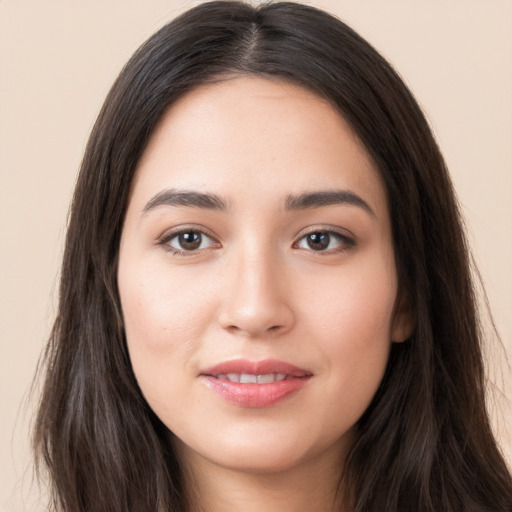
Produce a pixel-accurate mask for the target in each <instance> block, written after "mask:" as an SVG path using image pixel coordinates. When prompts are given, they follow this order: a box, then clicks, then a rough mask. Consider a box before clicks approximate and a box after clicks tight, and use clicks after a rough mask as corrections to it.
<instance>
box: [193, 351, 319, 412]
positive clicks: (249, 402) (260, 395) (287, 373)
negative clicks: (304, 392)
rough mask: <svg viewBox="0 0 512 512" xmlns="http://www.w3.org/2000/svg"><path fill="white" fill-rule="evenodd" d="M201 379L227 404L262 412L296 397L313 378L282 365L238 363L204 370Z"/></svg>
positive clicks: (294, 368) (245, 361)
mask: <svg viewBox="0 0 512 512" xmlns="http://www.w3.org/2000/svg"><path fill="white" fill-rule="evenodd" d="M200 377H201V378H202V379H203V381H204V382H205V384H206V385H207V386H208V387H209V388H210V389H211V390H212V391H214V392H216V393H217V394H218V395H220V396H221V397H222V398H223V399H224V400H226V401H228V402H230V403H232V404H235V405H238V406H241V407H254V408H262V407H269V406H271V405H275V404H277V403H278V402H280V401H281V400H284V399H285V398H287V397H289V396H291V395H293V394H295V393H296V392H298V391H299V390H300V389H302V388H303V387H304V386H305V385H306V383H307V382H308V381H309V379H310V378H311V377H313V374H312V373H311V372H310V371H308V370H304V369H301V368H298V367H297V366H294V365H291V364H289V363H285V362H283V361H277V360H270V359H269V360H264V361H248V360H244V359H237V360H233V361H225V362H223V363H220V364H218V365H215V366H213V367H211V368H208V369H206V370H203V371H202V372H201V373H200Z"/></svg>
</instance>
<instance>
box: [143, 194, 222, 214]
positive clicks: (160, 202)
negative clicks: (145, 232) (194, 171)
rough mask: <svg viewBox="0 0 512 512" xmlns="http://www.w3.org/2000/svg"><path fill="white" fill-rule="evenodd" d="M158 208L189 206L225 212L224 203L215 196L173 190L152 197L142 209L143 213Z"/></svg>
mask: <svg viewBox="0 0 512 512" xmlns="http://www.w3.org/2000/svg"><path fill="white" fill-rule="evenodd" d="M159 206H191V207H194V208H203V209H206V210H221V211H224V210H227V203H226V201H224V199H222V198H221V197H219V196H218V195H216V194H210V193H204V192H195V191H187V190H180V191H177V190H174V189H166V190H162V192H159V193H158V194H156V195H155V196H153V197H152V198H151V199H150V200H149V201H148V203H147V204H146V206H145V207H144V210H143V213H147V212H149V211H150V210H153V209H155V208H157V207H159Z"/></svg>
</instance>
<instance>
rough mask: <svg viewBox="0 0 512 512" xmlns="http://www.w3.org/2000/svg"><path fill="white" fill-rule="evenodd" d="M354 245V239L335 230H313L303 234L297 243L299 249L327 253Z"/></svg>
mask: <svg viewBox="0 0 512 512" xmlns="http://www.w3.org/2000/svg"><path fill="white" fill-rule="evenodd" d="M354 245H355V242H354V240H352V239H351V238H349V237H347V236H344V235H342V234H341V233H337V232H335V231H313V232H311V233H308V234H307V235H304V236H302V237H301V238H300V239H299V241H298V242H297V243H296V247H297V248H299V249H306V250H309V251H315V252H326V253H331V252H333V253H336V252H341V251H343V250H346V249H349V248H351V247H353V246H354Z"/></svg>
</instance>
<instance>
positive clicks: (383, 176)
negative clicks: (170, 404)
mask: <svg viewBox="0 0 512 512" xmlns="http://www.w3.org/2000/svg"><path fill="white" fill-rule="evenodd" d="M243 78H245V79H259V80H262V81H267V82H271V83H274V84H276V83H278V84H283V87H287V88H294V90H299V91H302V92H303V94H305V95H307V96H308V97H310V98H316V99H318V100H319V101H321V102H323V103H324V104H326V105H328V106H329V108H330V109H331V110H332V111H333V112H335V113H336V114H337V115H338V116H339V119H340V122H342V123H344V124H345V125H346V127H347V130H348V131H350V133H352V135H353V139H354V141H357V143H358V144H360V145H361V147H362V148H363V151H364V154H365V156H366V157H367V159H368V162H369V163H370V165H371V167H372V169H374V171H375V176H376V177H375V180H376V181H378V183H379V187H381V189H382V191H383V193H384V199H383V201H384V204H385V205H386V208H387V215H388V217H387V218H388V219H389V237H390V242H391V252H392V262H393V272H394V275H395V276H396V290H395V293H394V295H393V299H392V301H393V304H392V309H393V315H392V316H393V318H394V319H395V318H398V317H400V316H401V318H406V321H404V322H402V325H403V326H404V327H403V328H402V329H401V330H399V332H398V333H397V336H396V338H397V339H395V340H394V341H395V342H397V343H390V345H389V347H390V352H389V354H386V361H387V364H386V365H385V366H384V367H383V368H382V375H381V378H380V379H379V383H378V385H377V390H376V392H375V394H374V396H373V397H372V398H371V400H370V403H369V404H365V407H364V410H363V411H361V417H360V418H359V419H358V420H357V422H356V425H355V428H354V431H353V438H352V442H351V444H350V449H349V451H348V453H347V455H346V463H345V469H344V472H343V475H341V474H340V481H341V478H342V476H343V482H344V485H345V486H346V488H347V489H349V492H350V493H351V494H352V495H353V500H354V503H355V506H356V507H361V510H362V507H364V506H366V505H368V504H369V505H370V506H378V505H379V503H381V504H382V503H384V501H382V500H383V499H384V498H382V496H384V495H386V496H387V498H386V499H387V500H388V501H386V502H385V503H386V505H387V506H391V505H396V504H402V505H404V504H417V503H420V502H421V499H423V498H422V496H423V495H424V494H425V492H427V491H426V489H427V488H428V487H429V486H432V485H433V483H434V482H435V479H436V476H435V475H436V470H435V468H436V467H440V465H441V464H442V460H443V457H448V455H447V454H449V453H452V452H453V453H454V454H455V452H456V450H457V449H458V448H457V447H456V444H457V443H456V442H455V440H456V439H459V440H460V438H461V437H462V438H465V437H467V440H468V442H469V443H471V439H470V437H468V436H466V434H464V432H466V431H468V430H474V429H480V430H481V429H482V428H484V429H485V428H487V429H488V425H487V423H486V418H485V414H484V411H483V394H482V393H483V391H482V390H483V374H482V367H481V355H480V347H479V343H478V339H479V338H478V332H477V321H476V313H475V309H474V297H473V290H472V287H471V281H470V276H469V264H468V257H467V249H466V245H465V240H464V236H463V232H462V228H461V222H460V218H459V215H458V211H457V205H456V200H455V197H454V193H453V190H452V185H451V182H450V180H449V177H448V174H447V171H446V168H445V165H444V162H443V159H442V157H441V155H440V152H439V150H438V148H437V145H436V142H435V140H434V138H433V136H432V133H431V131H430V129H429V127H428V124H427V122H426V121H425V118H424V116H423V115H422V113H421V111H420V109H419V107H418V105H417V103H416V101H415V100H414V99H413V97H412V95H411V94H410V92H409V91H408V89H407V87H406V86H405V85H404V84H403V82H402V80H401V79H400V78H399V77H398V75H397V74H396V73H395V72H394V71H393V69H392V68H391V66H390V65H389V64H388V63H387V62H386V61H385V60H384V59H383V58H382V57H381V56H380V55H379V54H378V53H377V52H376V51H375V50H374V49H373V48H372V47H371V46H370V45H369V44H368V43H367V42H366V41H364V40H363V39H362V38H361V37H359V36H358V35H357V34H356V33H355V32H354V31H352V30H351V29H350V28H349V27H347V26H346V25H345V24H343V23H342V22H340V21H339V20H337V19H335V18H332V17H330V16H329V15H327V14H325V13H323V12H321V11H318V10H315V9H313V8H310V7H306V6H301V5H298V4H293V3H276V4H269V5H264V6H261V7H259V8H254V7H251V6H249V5H246V4H242V3H237V2H212V3H208V4H203V5H200V6H198V7H196V8H194V9H192V10H190V11H189V12H187V13H185V14H184V15H182V16H181V17H179V18H178V19H176V20H175V21H173V22H171V23H170V24H168V25H166V26H165V27H163V28H162V29H161V30H160V31H158V32H157V33H156V34H155V35H154V36H153V37H151V38H150V39H149V40H148V41H147V42H146V43H145V44H144V45H143V46H142V47H141V48H140V49H139V50H138V51H137V52H136V54H135V55H134V56H133V57H132V59H131V60H130V61H129V63H128V64H127V65H126V66H125V68H124V69H123V71H122V72H121V74H120V76H119V78H118V79H117V81H116V83H115V84H114V86H113V88H112V90H111V92H110V93H109V95H108V97H107V99H106V101H105V104H104V106H103V109H102V111H101V113H100V115H99V118H98V120H97V122H96V125H95V127H94V129H93V132H92V134H91V137H90V140H89V143H88V146H87V149H86V153H85V156H84V160H83V164H82V168H81V172H80V175H79V178H78V182H77V186H76V191H75V195H74V199H73V204H72V210H71V217H70V222H69V229H68V236H67V240H66V250H65V256H64V265H63V271H62V282H61V295H60V301H61V302H60V304H61V305H60V313H59V317H58V319H57V322H56V324H55V327H54V331H53V335H52V339H53V345H51V346H50V351H49V354H50V357H51V358H52V367H53V369H52V372H50V373H49V376H48V379H47V384H46V390H47V391H46V393H45V396H44V398H43V406H42V408H41V411H42V412H41V413H40V417H39V420H38V429H39V430H38V432H39V433H38V434H37V435H38V436H39V437H37V438H36V440H37V442H38V443H39V444H40V445H41V446H42V445H44V444H45V443H47V442H48V438H49V435H48V432H49V431H50V430H51V432H52V434H51V435H52V436H54V438H53V439H59V438H60V439H66V446H67V448H63V447H61V446H58V445H57V444H56V443H55V441H52V448H51V449H50V450H49V451H47V453H46V455H47V460H48V462H49V465H50V468H51V470H52V471H54V472H55V481H56V482H57V484H56V485H57V488H58V487H59V483H58V478H60V477H59V474H58V471H60V472H62V471H63V469H62V468H64V467H65V468H66V469H65V470H64V471H65V472H66V473H68V474H75V475H80V476H79V477H78V476H77V478H79V479H80V480H81V482H82V486H83V488H86V489H88V490H90V492H93V491H94V490H96V492H97V495H98V496H100V497H99V498H98V499H100V500H105V501H104V503H105V508H108V509H111V508H112V506H111V504H112V503H116V504H119V507H121V508H122V507H125V509H131V510H138V508H137V507H140V509H141V510H142V509H143V507H144V506H148V507H149V508H151V507H153V508H152V509H157V506H162V509H164V508H165V507H170V506H175V507H177V508H176V510H178V509H179V507H180V503H181V501H180V500H182V499H183V496H182V489H181V484H182V480H181V477H180V475H181V472H182V469H183V468H181V467H180V463H179V460H178V457H177V455H176V449H177V447H176V444H175V441H173V439H172V437H171V436H169V434H168V431H167V428H166V426H165V425H164V424H163V423H162V421H161V419H160V418H159V417H158V416H157V415H155V413H154V411H153V410H152V409H151V407H150V406H149V405H148V403H147V401H146V400H145V398H144V396H143V394H142V393H141V390H140V388H139V385H138V382H137V379H136V375H134V372H133V368H132V362H131V360H130V353H129V350H128V347H127V340H126V331H125V323H126V320H127V319H126V318H124V313H125V311H124V310H123V304H122V301H121V297H120V286H119V285H120V283H119V282H118V276H120V275H122V274H120V273H119V257H120V247H121V239H122V235H123V227H124V226H125V222H126V216H127V212H129V210H130V204H131V199H132V197H133V194H134V189H135V187H136V181H137V175H138V172H139V170H140V168H141V165H142V164H143V161H144V156H145V155H146V154H147V151H148V147H150V146H151V143H152V141H153V140H154V137H155V134H157V133H158V129H159V127H161V126H162V123H163V122H164V121H165V117H166V116H167V115H168V113H169V112H172V109H173V108H174V107H175V106H176V105H178V104H180V103H183V101H185V100H186V98H187V97H190V95H193V94H197V91H201V90H205V88H208V87H216V86H218V84H222V83H228V82H232V83H233V81H235V80H237V79H238V80H240V79H243ZM398 342H401V343H398ZM58 388H59V389H61V390H62V391H61V392H56V389H58ZM45 409H46V410H48V411H56V410H61V411H62V410H64V411H65V413H64V414H62V415H59V416H58V417H57V416H55V417H52V418H50V417H49V416H48V415H45V413H44V410H45ZM50 424H51V425H50ZM132 445H137V446H138V447H139V448H138V449H137V450H133V451H129V452H127V449H126V447H127V446H132ZM69 446H74V447H76V448H77V449H76V452H75V453H72V452H70V451H69V448H68V447H69ZM121 455H122V456H121ZM454 458H456V456H455V455H454ZM112 461H115V463H112ZM150 461H151V462H150ZM80 467H82V468H83V467H88V468H89V471H88V472H83V471H82V470H81V469H80ZM55 468H61V469H58V470H57V469H55ZM392 468H394V469H393V470H392ZM397 468H399V469H397ZM104 474H108V475H109V476H108V479H109V486H110V487H111V488H112V489H114V491H112V492H111V493H110V495H109V496H107V494H106V493H105V492H103V491H102V492H99V491H101V489H104V488H105V487H102V486H103V482H101V481H99V480H98V475H104ZM148 475H150V476H148ZM439 478H440V479H441V478H442V476H441V475H440V476H439ZM126 479H129V480H130V481H133V482H139V483H141V486H142V487H141V488H144V489H146V488H148V489H152V490H153V492H152V493H148V492H144V493H137V492H134V493H133V495H131V496H130V498H129V499H130V500H131V501H130V502H127V501H126V500H127V499H128V498H127V497H126V496H127V495H126V493H125V492H124V490H123V489H124V487H123V485H124V484H123V482H124V481H126ZM170 482H172V485H174V487H173V488H172V487H170ZM411 488H413V489H416V490H415V491H410V489H411ZM115 489H118V490H119V491H116V490H115ZM164 489H166V491H164ZM169 489H170V490H169ZM59 492H60V493H61V496H63V497H64V498H61V499H63V505H66V502H67V503H70V504H73V503H78V502H80V500H81V499H83V498H81V497H80V495H79V494H78V492H77V491H73V490H71V491H65V490H64V489H62V490H59ZM166 493H167V494H166ZM148 494H149V495H151V496H156V497H157V498H156V499H157V502H151V501H150V500H151V499H153V498H151V497H148V496H147V495H148ZM429 499H433V498H429ZM107 500H111V501H107ZM137 500H139V501H137ZM145 500H148V501H147V503H146V501H145ZM372 500H373V501H372ZM379 500H381V501H379ZM390 500H391V501H390ZM392 500H394V501H392ZM173 504H174V505H173ZM107 505H108V506H107ZM100 508H101V507H100ZM441 508H442V507H441ZM390 509H391V508H390ZM70 510H74V509H70ZM356 510H359V508H356Z"/></svg>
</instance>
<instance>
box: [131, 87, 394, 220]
mask: <svg viewBox="0 0 512 512" xmlns="http://www.w3.org/2000/svg"><path fill="white" fill-rule="evenodd" d="M169 187H172V188H186V189H198V190H205V191H208V192H213V193H216V194H219V195H222V196H226V195H227V196H228V198H230V199H234V200H235V201H236V199H237V198H244V197H245V196H247V197H246V199H247V200H249V199H250V197H254V196H258V195H259V196H260V199H261V198H263V197H265V199H270V198H273V197H275V198H276V200H277V199H278V196H282V195H283V194H285V193H286V194H300V193H303V192H304V190H309V191H311V190H325V189H329V188H338V189H340V188H342V189H346V188H350V189H355V190H354V191H356V192H359V193H364V194H366V195H367V196H369V200H370V202H373V203H374V207H375V209H376V210H379V209H382V208H386V205H385V202H386V201H385V191H384V186H383V183H382V180H381V178H380V174H379V172H378V171H377V169H376V167H375V165H374V163H373V161H372V160H371V158H370V157H369V155H368V153H367V151H366V150H365V148H364V147H363V145H362V144H361V143H360V142H359V140H358V139H357V137H356V136H355V134H354V133H353V131H352V130H351V128H350V126H349V125H348V123H347V122H346V121H345V120H344V119H343V117H342V116H341V115H340V114H339V113H338V112H337V111H336V110H335V109H334V108H333V107H332V106H331V105H330V104H329V103H328V102H327V101H326V100H324V99H323V98H321V97H319V96H317V95H315V94H313V93H311V92H310V91H308V90H306V89H304V88H302V87H299V86H296V85H293V84H290V83H287V82H284V81H280V80H269V79H265V78H257V77H237V78H232V79H228V80H224V81H220V82H217V83H213V84H208V85H203V86H200V87H198V88H196V89H194V90H193V91H191V92H189V93H188V94H186V95H184V96H183V97H182V98H181V99H179V100H178V101H177V102H176V103H175V104H173V105H172V106H171V107H170V108H169V109H168V111H167V112H166V113H165V114H164V116H163V117H162V119H161V121H160V122H159V124H158V126H157V128H156V129H155V131H154V133H153V135H152V137H151V139H150V142H149V144H148V146H147V148H146V150H145V152H144V154H143V157H142V159H141V161H140V163H139V165H138V169H137V173H136V177H135V182H134V187H133V191H134V194H133V196H134V197H133V198H132V199H134V200H137V199H140V200H141V201H142V200H143V198H144V197H145V198H146V200H147V198H148V197H149V196H151V195H154V194H155V193H158V192H159V191H160V190H162V189H165V188H169ZM139 207H140V205H139Z"/></svg>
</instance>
